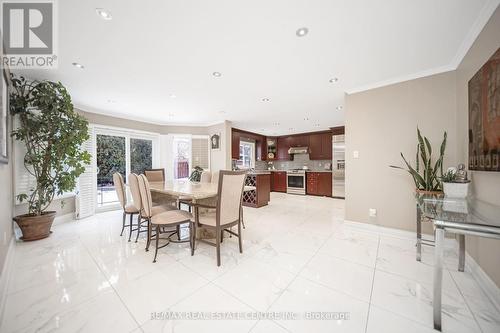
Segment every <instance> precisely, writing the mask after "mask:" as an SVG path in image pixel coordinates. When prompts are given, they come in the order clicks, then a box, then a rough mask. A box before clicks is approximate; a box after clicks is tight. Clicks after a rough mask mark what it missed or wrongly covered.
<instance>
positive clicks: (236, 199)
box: [191, 170, 246, 266]
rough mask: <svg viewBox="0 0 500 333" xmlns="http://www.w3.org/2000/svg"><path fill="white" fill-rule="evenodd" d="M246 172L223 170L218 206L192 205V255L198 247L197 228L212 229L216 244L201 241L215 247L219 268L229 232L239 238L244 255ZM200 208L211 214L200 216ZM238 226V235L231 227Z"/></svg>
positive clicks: (221, 172) (220, 178)
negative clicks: (226, 234) (225, 233)
mask: <svg viewBox="0 0 500 333" xmlns="http://www.w3.org/2000/svg"><path fill="white" fill-rule="evenodd" d="M245 177H246V171H225V170H221V171H220V175H219V183H218V190H217V193H218V196H217V204H216V205H215V206H208V205H202V204H198V203H191V205H192V206H193V207H194V222H193V227H192V230H191V238H192V241H191V255H194V251H195V247H196V228H197V227H203V228H207V229H211V230H212V231H213V232H214V233H215V243H211V242H209V241H205V240H203V239H200V241H203V242H205V243H207V244H209V245H212V246H215V248H216V253H217V266H220V264H221V260H220V246H221V241H222V238H223V236H224V235H223V233H224V232H227V233H229V234H231V235H234V236H237V237H238V244H239V249H240V253H243V247H242V239H241V205H242V201H243V186H244V184H245ZM200 208H207V209H210V210H211V212H209V213H204V214H200V211H199V209H200ZM233 226H238V233H235V232H233V231H232V230H231V227H233Z"/></svg>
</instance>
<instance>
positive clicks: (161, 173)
mask: <svg viewBox="0 0 500 333" xmlns="http://www.w3.org/2000/svg"><path fill="white" fill-rule="evenodd" d="M144 175H146V178H147V179H148V181H150V182H164V181H165V169H163V168H161V169H148V170H144Z"/></svg>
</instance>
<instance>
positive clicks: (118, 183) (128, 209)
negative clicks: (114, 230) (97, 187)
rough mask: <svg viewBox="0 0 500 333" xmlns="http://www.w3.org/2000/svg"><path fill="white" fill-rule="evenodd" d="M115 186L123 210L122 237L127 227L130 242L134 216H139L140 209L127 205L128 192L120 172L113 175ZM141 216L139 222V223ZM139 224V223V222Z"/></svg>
mask: <svg viewBox="0 0 500 333" xmlns="http://www.w3.org/2000/svg"><path fill="white" fill-rule="evenodd" d="M113 184H114V186H115V191H116V195H117V197H118V201H119V202H120V205H121V207H122V209H123V220H122V232H121V233H120V236H122V235H123V231H124V230H125V228H126V227H129V228H130V232H129V235H128V241H129V242H130V238H131V237H132V228H133V219H134V215H136V214H137V215H139V209H137V208H136V207H135V205H134V204H133V203H130V204H129V203H127V192H126V190H125V182H124V181H123V176H122V175H121V174H120V173H119V172H115V173H114V174H113ZM127 214H128V215H130V223H129V224H125V221H126V218H127ZM139 219H140V218H139V216H138V218H137V220H138V221H139ZM137 223H139V222H137Z"/></svg>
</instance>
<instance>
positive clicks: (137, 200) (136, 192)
mask: <svg viewBox="0 0 500 333" xmlns="http://www.w3.org/2000/svg"><path fill="white" fill-rule="evenodd" d="M128 184H129V188H130V193H131V194H132V200H133V204H134V206H135V208H136V209H137V210H138V211H139V218H138V219H137V226H136V229H133V230H132V231H137V235H136V237H135V242H136V243H137V241H138V239H139V234H140V233H141V232H147V231H148V226H147V223H148V220H147V219H144V218H143V217H142V216H143V215H144V209H143V207H142V197H141V190H140V188H139V176H138V175H137V174H135V173H131V174H130V175H129V176H128ZM173 209H175V207H174V206H171V205H168V204H165V205H157V206H153V207H152V208H151V210H152V213H153V215H157V214H160V213H163V212H166V211H168V210H173ZM144 224H146V225H144ZM143 227H144V230H142V228H143Z"/></svg>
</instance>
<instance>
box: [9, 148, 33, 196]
mask: <svg viewBox="0 0 500 333" xmlns="http://www.w3.org/2000/svg"><path fill="white" fill-rule="evenodd" d="M25 154H26V147H25V146H24V145H23V144H22V143H20V142H19V141H14V192H15V193H14V195H15V196H16V204H19V203H20V202H19V201H18V200H17V196H18V195H19V194H27V195H29V194H30V192H31V190H32V189H34V188H35V186H36V180H35V177H34V176H33V175H31V174H30V173H29V172H28V170H26V168H25V167H24V155H25Z"/></svg>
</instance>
